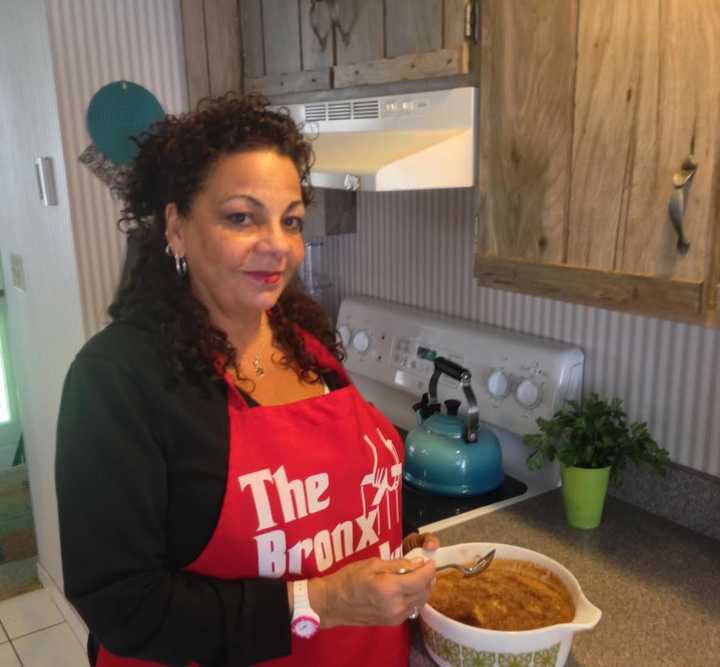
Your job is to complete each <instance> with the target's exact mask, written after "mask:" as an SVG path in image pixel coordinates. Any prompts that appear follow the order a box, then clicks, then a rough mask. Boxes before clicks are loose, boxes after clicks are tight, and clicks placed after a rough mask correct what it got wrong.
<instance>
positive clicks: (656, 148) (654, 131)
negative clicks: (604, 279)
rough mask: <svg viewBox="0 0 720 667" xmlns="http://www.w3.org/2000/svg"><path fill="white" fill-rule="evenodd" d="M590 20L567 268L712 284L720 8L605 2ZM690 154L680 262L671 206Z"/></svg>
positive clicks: (587, 13)
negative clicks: (692, 171)
mask: <svg viewBox="0 0 720 667" xmlns="http://www.w3.org/2000/svg"><path fill="white" fill-rule="evenodd" d="M579 19H580V21H579V25H580V31H579V35H578V37H579V43H578V52H579V53H580V60H579V62H578V70H577V79H576V113H575V140H574V150H573V153H574V159H573V186H572V198H571V202H570V215H571V218H572V219H573V225H572V227H571V229H570V234H569V238H568V262H569V263H570V264H579V265H582V266H588V267H592V268H597V269H603V270H608V271H620V272H623V273H630V274H640V275H648V276H660V277H664V278H668V279H672V280H686V281H693V282H702V281H703V280H704V279H705V277H706V275H707V269H708V263H709V259H710V255H711V243H712V238H711V234H710V233H709V232H710V225H711V222H712V215H711V211H712V206H713V199H714V192H713V188H712V185H713V183H715V182H716V179H715V175H716V174H715V163H716V161H717V159H718V157H720V153H719V151H718V140H719V139H720V133H719V132H718V122H719V121H720V114H719V113H718V109H720V3H717V2H686V1H685V0H663V2H659V3H646V2H622V1H620V0H594V1H593V2H592V3H582V6H581V9H580V16H579ZM691 153H693V154H694V157H695V159H696V161H697V163H698V170H697V172H696V175H695V177H694V179H693V182H692V184H691V187H690V191H689V192H690V198H689V202H688V203H687V207H686V215H685V219H684V228H685V233H686V235H687V237H688V238H689V240H690V249H689V251H688V253H687V254H681V253H679V252H678V249H677V235H676V233H675V231H674V230H673V227H672V226H671V224H670V221H669V217H668V203H669V200H670V196H671V193H672V191H673V188H672V176H673V173H674V172H676V171H679V170H680V167H681V164H682V162H683V160H684V159H685V158H686V157H687V156H688V155H689V154H691ZM598 165H602V168H601V169H599V168H598Z"/></svg>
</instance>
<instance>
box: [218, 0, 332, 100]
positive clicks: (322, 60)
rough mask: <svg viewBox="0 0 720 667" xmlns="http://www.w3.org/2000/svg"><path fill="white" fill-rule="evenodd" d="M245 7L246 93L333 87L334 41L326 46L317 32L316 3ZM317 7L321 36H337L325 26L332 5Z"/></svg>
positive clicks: (268, 1) (256, 1) (257, 0)
mask: <svg viewBox="0 0 720 667" xmlns="http://www.w3.org/2000/svg"><path fill="white" fill-rule="evenodd" d="M206 1H207V0H206ZM239 3H240V17H241V23H242V42H243V61H244V63H245V75H244V89H245V90H246V91H248V92H249V91H256V92H260V93H263V94H265V95H278V94H284V93H295V92H302V91H314V90H327V89H329V88H330V65H331V64H332V42H330V44H329V45H326V46H324V47H323V46H321V44H320V42H319V40H318V37H317V35H316V33H315V31H314V30H313V28H312V21H311V17H310V6H311V2H310V0H239ZM316 4H317V7H316V11H315V12H313V13H314V15H315V18H316V19H317V21H318V22H319V25H318V31H317V32H318V34H320V35H322V34H323V32H325V31H327V30H329V31H330V32H331V30H330V28H331V26H326V25H323V24H325V23H327V6H326V5H325V3H322V2H321V3H316Z"/></svg>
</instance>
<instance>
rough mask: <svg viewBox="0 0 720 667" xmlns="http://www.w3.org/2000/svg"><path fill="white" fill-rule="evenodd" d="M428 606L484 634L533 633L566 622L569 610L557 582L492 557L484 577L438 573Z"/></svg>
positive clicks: (571, 609) (532, 567)
mask: <svg viewBox="0 0 720 667" xmlns="http://www.w3.org/2000/svg"><path fill="white" fill-rule="evenodd" d="M429 603H430V606H432V607H434V608H435V609H436V610H437V611H439V612H440V613H441V614H444V615H445V616H448V617H450V618H452V619H454V620H456V621H460V622H461V623H465V624H467V625H472V626H475V627H478V628H485V629H488V630H534V629H536V628H543V627H546V626H548V625H555V624H556V623H568V622H570V621H572V620H573V618H574V616H575V605H574V604H573V601H572V598H571V597H570V594H569V593H568V591H567V589H566V588H565V586H564V585H563V583H562V582H561V581H560V579H559V578H558V577H557V576H556V575H554V574H553V573H551V572H549V571H548V570H546V569H544V568H542V567H539V566H537V565H535V564H534V563H530V562H527V561H522V560H510V559H502V558H500V559H498V558H496V559H495V560H494V561H493V562H492V563H491V565H490V567H488V568H487V570H485V571H484V572H481V573H480V574H477V575H474V576H470V577H463V576H462V574H460V573H459V572H456V571H454V570H453V571H450V572H447V573H442V574H439V575H438V577H437V581H436V583H435V586H434V588H433V591H432V595H431V596H430V600H429Z"/></svg>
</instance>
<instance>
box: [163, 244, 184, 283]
mask: <svg viewBox="0 0 720 667" xmlns="http://www.w3.org/2000/svg"><path fill="white" fill-rule="evenodd" d="M165 254H166V255H167V256H168V257H172V258H173V259H174V260H175V271H176V272H177V274H178V277H180V278H182V277H184V276H186V275H187V270H188V267H187V260H186V259H185V258H184V257H180V255H176V254H175V253H174V252H173V251H172V248H171V247H170V244H169V243H168V244H167V245H166V246H165Z"/></svg>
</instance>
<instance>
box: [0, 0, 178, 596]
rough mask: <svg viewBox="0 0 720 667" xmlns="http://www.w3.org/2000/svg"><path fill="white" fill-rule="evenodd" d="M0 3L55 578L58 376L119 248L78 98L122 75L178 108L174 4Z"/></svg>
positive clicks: (23, 303) (99, 317)
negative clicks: (42, 162) (46, 191)
mask: <svg viewBox="0 0 720 667" xmlns="http://www.w3.org/2000/svg"><path fill="white" fill-rule="evenodd" d="M2 12H3V17H2V20H1V21H0V53H1V57H0V100H2V102H1V103H0V145H2V146H3V150H2V151H0V177H1V178H2V182H3V191H4V193H5V198H4V202H3V206H2V207H0V250H1V251H2V260H3V261H2V264H3V270H4V277H5V283H6V285H7V286H8V288H7V294H8V297H7V298H8V310H9V314H10V317H9V320H10V342H11V347H12V354H13V361H14V362H15V372H16V376H17V380H18V386H19V391H20V394H21V395H20V402H21V412H22V421H23V428H24V433H25V446H26V453H27V461H28V469H29V476H30V485H31V492H32V500H33V513H34V518H35V527H36V533H37V539H38V550H39V559H40V564H41V566H42V568H44V571H45V572H46V573H47V574H48V575H49V576H50V577H51V579H52V584H55V585H58V586H62V566H61V560H60V545H59V533H58V525H57V503H56V499H55V485H54V471H53V466H54V459H55V425H56V421H57V410H58V405H59V400H60V393H61V389H62V382H63V380H64V377H65V373H66V372H67V368H68V366H69V365H70V362H71V360H72V358H73V356H74V354H75V353H76V351H77V350H78V349H79V348H80V346H81V345H82V344H83V342H84V341H85V340H86V338H87V337H88V336H89V335H91V334H92V333H94V332H95V331H97V330H98V329H99V328H101V327H102V325H103V324H104V322H105V320H106V315H105V311H106V308H107V305H108V303H109V300H110V298H111V296H112V294H113V292H114V289H115V283H116V280H117V276H118V275H119V271H120V266H121V262H122V258H123V254H124V239H123V237H122V236H121V235H120V234H119V232H118V231H117V229H116V227H115V220H116V219H117V217H118V213H119V209H118V206H117V204H116V202H114V201H113V200H112V199H111V198H110V196H109V194H108V191H107V189H106V187H105V186H104V185H103V184H102V183H101V182H100V181H99V180H98V179H97V178H96V177H95V176H93V175H92V174H91V173H90V172H89V171H88V170H87V169H86V168H85V167H83V166H82V165H81V164H80V163H79V162H78V156H79V155H80V153H81V152H82V151H83V150H84V149H85V148H86V146H87V145H88V144H89V142H90V139H89V137H88V135H87V133H86V131H85V109H86V108H87V105H88V103H89V101H90V99H91V97H92V95H93V94H94V93H95V91H96V90H97V89H98V88H100V87H101V86H102V85H104V84H106V83H109V82H111V81H114V80H117V79H122V78H125V79H129V80H132V81H135V82H136V83H139V84H141V85H144V86H145V87H147V88H148V89H149V90H151V91H153V92H154V93H155V95H156V97H157V98H158V99H159V100H160V102H161V104H162V105H163V106H164V108H165V109H166V110H167V111H170V112H178V111H182V110H183V109H184V106H185V87H184V73H183V72H184V65H183V58H182V47H181V43H180V39H181V38H180V35H181V27H180V16H179V5H178V3H177V2H176V0H47V2H44V1H43V0H4V2H3V7H2ZM8 17H11V18H10V20H7V18H8ZM39 155H50V156H52V157H53V160H54V164H55V168H56V171H55V177H56V182H57V186H58V192H59V194H60V205H59V206H57V207H53V208H45V207H42V206H41V205H40V203H39V201H38V191H37V184H36V181H35V173H34V169H33V159H34V158H35V157H36V156H39ZM11 253H13V254H16V255H18V256H20V257H21V258H22V260H23V264H24V273H25V279H26V288H25V290H24V291H22V290H19V289H17V288H15V287H12V283H11V280H10V273H9V267H10V260H9V257H10V254H11ZM41 574H42V571H41ZM46 584H47V582H46Z"/></svg>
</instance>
